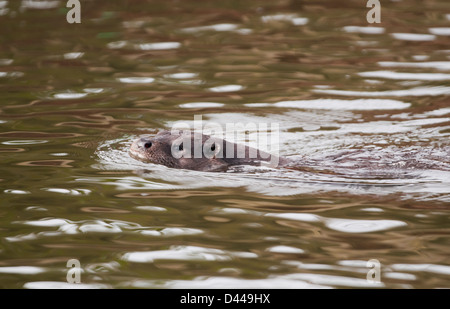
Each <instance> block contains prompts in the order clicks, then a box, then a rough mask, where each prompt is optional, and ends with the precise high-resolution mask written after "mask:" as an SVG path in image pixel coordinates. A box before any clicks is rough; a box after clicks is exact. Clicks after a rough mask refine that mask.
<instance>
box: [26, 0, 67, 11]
mask: <svg viewBox="0 0 450 309" xmlns="http://www.w3.org/2000/svg"><path fill="white" fill-rule="evenodd" d="M59 4H60V0H41V1H35V0H22V3H21V7H22V8H26V9H35V10H46V9H54V8H57V7H58V6H59Z"/></svg>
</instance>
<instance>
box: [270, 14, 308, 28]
mask: <svg viewBox="0 0 450 309" xmlns="http://www.w3.org/2000/svg"><path fill="white" fill-rule="evenodd" d="M261 20H262V21H263V22H264V23H269V22H274V21H285V22H291V23H292V24H293V25H295V26H303V25H306V24H307V23H308V21H309V19H308V18H306V17H298V15H297V14H275V15H265V16H262V17H261Z"/></svg>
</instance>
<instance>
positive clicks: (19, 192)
mask: <svg viewBox="0 0 450 309" xmlns="http://www.w3.org/2000/svg"><path fill="white" fill-rule="evenodd" d="M3 192H5V193H9V194H30V193H31V192H30V191H24V190H14V189H6V190H4V191H3Z"/></svg>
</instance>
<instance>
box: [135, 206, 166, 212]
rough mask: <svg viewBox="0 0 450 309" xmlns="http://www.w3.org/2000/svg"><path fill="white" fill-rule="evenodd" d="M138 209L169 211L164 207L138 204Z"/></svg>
mask: <svg viewBox="0 0 450 309" xmlns="http://www.w3.org/2000/svg"><path fill="white" fill-rule="evenodd" d="M136 209H141V210H148V211H161V212H163V211H167V209H165V208H164V207H158V206H136Z"/></svg>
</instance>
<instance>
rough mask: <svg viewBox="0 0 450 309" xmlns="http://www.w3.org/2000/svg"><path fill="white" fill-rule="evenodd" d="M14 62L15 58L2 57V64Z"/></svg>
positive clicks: (0, 61)
mask: <svg viewBox="0 0 450 309" xmlns="http://www.w3.org/2000/svg"><path fill="white" fill-rule="evenodd" d="M13 62H14V60H13V59H8V58H4V59H0V65H10V64H12V63H13Z"/></svg>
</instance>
